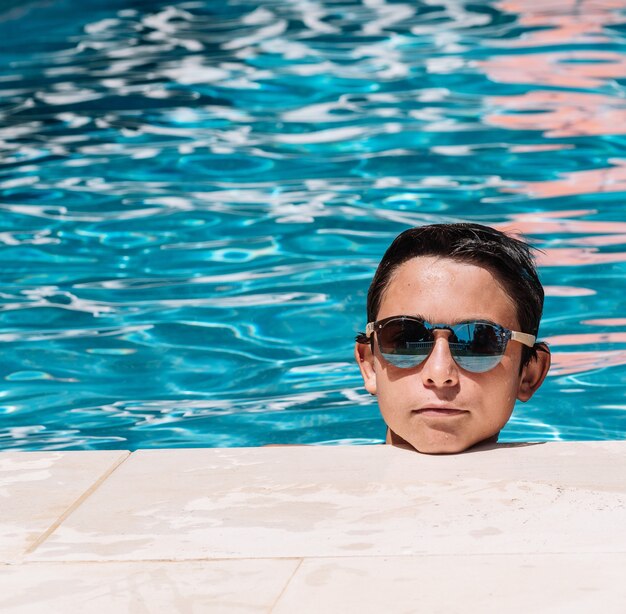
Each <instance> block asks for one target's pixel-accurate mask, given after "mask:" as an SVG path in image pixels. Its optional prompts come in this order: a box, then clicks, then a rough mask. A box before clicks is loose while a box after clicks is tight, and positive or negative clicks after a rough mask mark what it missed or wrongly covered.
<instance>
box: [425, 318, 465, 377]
mask: <svg viewBox="0 0 626 614" xmlns="http://www.w3.org/2000/svg"><path fill="white" fill-rule="evenodd" d="M434 334H435V346H434V347H433V349H432V351H431V353H430V355H429V356H428V358H427V359H426V360H425V361H424V363H423V365H422V371H421V376H422V381H423V383H424V386H426V387H429V388H450V387H452V386H456V385H457V384H458V383H459V367H458V365H457V364H456V362H454V358H452V354H451V352H450V346H449V345H448V339H447V337H448V334H449V333H448V332H446V331H443V330H437V331H435V332H434Z"/></svg>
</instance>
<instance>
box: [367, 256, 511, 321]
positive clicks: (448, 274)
mask: <svg viewBox="0 0 626 614" xmlns="http://www.w3.org/2000/svg"><path fill="white" fill-rule="evenodd" d="M393 315H421V316H423V317H425V318H426V319H428V320H429V321H431V322H441V323H444V322H445V323H450V324H451V323H453V322H460V321H463V320H468V319H480V320H491V321H493V322H497V323H498V324H502V325H504V326H506V327H507V328H515V327H516V326H517V324H518V321H517V313H516V308H515V304H514V302H513V300H512V299H511V297H510V296H509V295H508V293H507V292H506V290H505V289H504V287H503V286H502V284H501V283H500V281H499V280H498V279H497V277H496V276H495V275H494V274H493V273H492V272H491V271H490V270H489V269H486V268H484V267H482V266H479V265H476V264H470V263H467V262H458V261H456V260H452V259H450V258H441V257H436V256H418V257H417V258H412V259H411V260H408V261H407V262H405V263H403V264H401V265H400V266H399V267H398V268H397V269H396V270H395V271H394V273H393V274H392V276H391V278H390V280H389V283H388V284H387V287H386V289H385V292H384V293H383V296H382V302H381V305H380V309H379V311H378V314H377V316H376V319H377V320H381V319H382V318H386V317H389V316H393Z"/></svg>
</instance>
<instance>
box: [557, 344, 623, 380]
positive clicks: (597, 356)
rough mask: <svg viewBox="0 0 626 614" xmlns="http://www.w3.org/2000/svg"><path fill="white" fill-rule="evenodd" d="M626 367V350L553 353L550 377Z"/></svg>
mask: <svg viewBox="0 0 626 614" xmlns="http://www.w3.org/2000/svg"><path fill="white" fill-rule="evenodd" d="M617 365H626V350H613V351H611V350H609V351H605V350H602V351H597V352H567V353H565V352H553V353H552V367H551V368H550V372H549V375H551V376H555V375H571V374H573V373H585V372H586V371H592V370H594V369H604V368H606V367H614V366H617Z"/></svg>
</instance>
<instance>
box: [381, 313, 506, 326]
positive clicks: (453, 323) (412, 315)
mask: <svg viewBox="0 0 626 614" xmlns="http://www.w3.org/2000/svg"><path fill="white" fill-rule="evenodd" d="M402 316H405V317H409V318H417V319H418V320H424V322H428V323H429V324H450V325H451V326H456V325H457V324H467V323H468V322H488V323H489V324H495V325H498V326H501V324H499V323H498V322H494V321H493V320H491V319H490V318H481V317H478V316H473V317H469V318H463V319H460V320H451V321H450V322H436V321H435V320H434V319H433V318H429V317H427V316H425V315H424V314H421V313H401V314H398V315H396V316H388V317H402ZM379 319H380V318H379Z"/></svg>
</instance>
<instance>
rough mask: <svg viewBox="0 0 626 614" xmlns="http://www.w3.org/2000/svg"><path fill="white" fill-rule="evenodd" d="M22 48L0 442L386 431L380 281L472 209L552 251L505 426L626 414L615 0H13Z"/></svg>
mask: <svg viewBox="0 0 626 614" xmlns="http://www.w3.org/2000/svg"><path fill="white" fill-rule="evenodd" d="M77 7H79V8H77ZM0 54H1V58H2V62H1V64H0V66H1V72H0V113H1V115H2V121H1V123H0V147H1V150H2V152H1V153H2V156H1V157H0V187H1V198H0V259H1V261H0V266H1V270H2V277H1V280H0V281H1V287H0V318H1V321H0V338H1V340H2V342H3V350H4V351H3V352H2V358H1V359H0V376H1V377H2V382H3V385H2V387H1V389H0V395H1V398H0V420H1V421H0V446H1V447H2V448H5V449H6V448H12V449H23V450H34V449H41V450H49V449H97V448H129V449H135V448H148V447H181V446H249V445H263V444H269V443H309V444H312V443H317V444H338V443H354V444H366V443H377V442H381V441H382V440H383V438H384V434H385V431H384V425H383V423H382V421H381V419H380V417H379V415H378V410H377V406H376V402H375V399H374V398H372V397H370V396H369V395H368V394H367V393H366V392H365V390H364V389H363V387H362V384H361V379H360V375H359V372H358V369H357V367H356V365H355V364H354V362H353V359H352V348H353V340H354V335H355V333H356V332H358V331H360V330H363V328H364V326H365V323H366V322H365V298H366V293H367V288H368V285H369V281H370V280H371V277H372V275H373V272H374V269H375V267H376V264H377V262H378V261H379V259H380V257H381V255H382V253H383V252H384V250H385V248H386V247H387V245H388V244H389V242H390V241H391V240H392V239H393V237H395V236H396V235H397V234H398V233H399V232H400V231H402V230H404V229H405V228H407V227H409V226H413V225H420V224H425V223H431V222H447V221H459V220H464V221H473V222H479V223H484V224H490V225H495V226H496V227H498V228H501V229H504V230H511V231H516V232H521V233H523V234H524V235H525V236H526V237H527V238H528V240H529V241H531V242H532V243H533V244H534V245H536V246H537V247H539V248H541V249H542V250H543V253H542V254H540V258H539V264H540V274H541V278H542V280H543V283H544V284H545V286H546V292H547V299H546V308H545V317H544V320H543V325H542V329H541V331H540V336H541V338H543V339H545V340H547V341H548V342H549V343H550V345H551V347H552V349H553V352H554V366H553V368H552V371H551V374H550V376H549V377H548V379H547V381H546V383H545V384H544V386H543V387H542V389H541V390H540V391H539V393H538V394H537V395H536V396H535V397H534V398H533V399H532V400H531V401H530V402H529V403H527V404H521V405H518V407H517V408H516V410H515V413H514V415H513V418H512V420H511V422H510V423H509V424H508V425H507V427H506V428H505V430H504V431H503V433H502V437H501V439H502V440H504V441H519V440H529V439H530V440H559V439H563V440H575V439H623V438H624V436H625V433H626V398H625V392H626V366H625V365H626V299H625V296H626V281H625V279H626V277H625V276H626V206H625V202H626V200H625V196H626V194H625V192H626V136H625V134H626V77H625V75H626V10H625V7H624V3H623V2H621V1H620V0H607V1H605V2H601V3H599V2H593V1H585V0H579V1H574V0H558V1H557V2H549V3H546V2H540V1H538V0H517V1H516V0H500V1H495V0H493V1H483V2H464V1H462V0H428V1H423V2H408V1H407V2H392V1H385V0H361V1H356V0H264V1H263V2H260V1H258V0H257V1H252V0H222V1H220V2H214V1H211V0H206V1H193V0H190V1H176V0H169V1H168V2H161V1H159V0H149V1H148V0H138V1H134V2H131V1H129V0H106V1H105V0H82V1H81V2H80V3H79V5H77V4H76V3H75V2H71V1H70V0H49V1H48V2H39V1H35V0H20V2H17V1H15V2H11V1H8V2H4V3H2V5H1V7H0Z"/></svg>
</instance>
